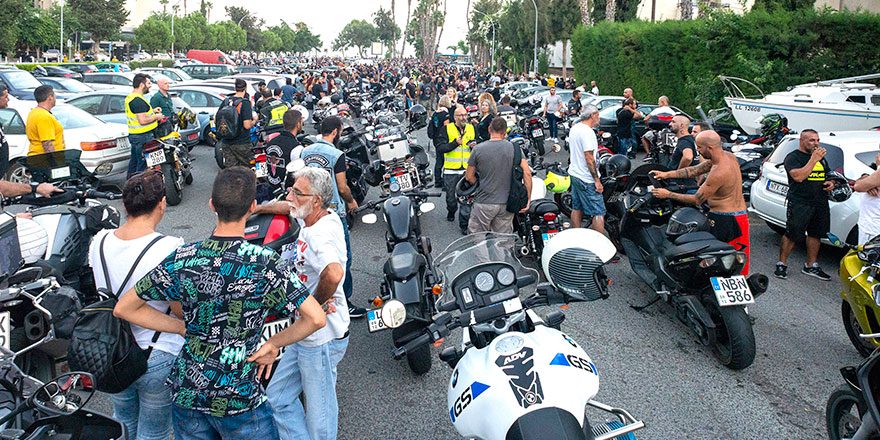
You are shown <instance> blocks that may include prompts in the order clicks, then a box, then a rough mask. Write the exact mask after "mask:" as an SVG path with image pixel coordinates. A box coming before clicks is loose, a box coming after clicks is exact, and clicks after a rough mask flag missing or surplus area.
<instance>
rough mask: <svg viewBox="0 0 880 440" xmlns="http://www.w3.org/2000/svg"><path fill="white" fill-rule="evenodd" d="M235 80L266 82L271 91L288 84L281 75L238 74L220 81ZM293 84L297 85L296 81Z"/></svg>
mask: <svg viewBox="0 0 880 440" xmlns="http://www.w3.org/2000/svg"><path fill="white" fill-rule="evenodd" d="M235 78H242V79H244V80H246V81H248V82H254V83H259V82H260V81H264V82H265V83H266V87H268V88H269V90H275V89H276V88H280V87H281V86H283V85H285V84H287V78H286V77H284V76H281V75H275V74H258V73H237V74H235V75H233V76H230V77H227V78H220V79H221V80H223V79H232V80H235ZM291 79H293V78H291ZM293 82H294V84H296V80H295V79H293Z"/></svg>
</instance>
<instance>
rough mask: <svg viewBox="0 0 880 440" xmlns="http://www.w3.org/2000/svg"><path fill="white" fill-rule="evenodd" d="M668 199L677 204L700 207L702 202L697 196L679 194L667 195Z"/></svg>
mask: <svg viewBox="0 0 880 440" xmlns="http://www.w3.org/2000/svg"><path fill="white" fill-rule="evenodd" d="M669 199H671V200H675V201H676V202H679V203H686V204H688V205H695V206H696V205H700V204H702V203H703V202H701V201H700V199H699V196H698V195H696V194H679V193H669Z"/></svg>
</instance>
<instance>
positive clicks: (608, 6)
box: [605, 0, 617, 21]
mask: <svg viewBox="0 0 880 440" xmlns="http://www.w3.org/2000/svg"><path fill="white" fill-rule="evenodd" d="M616 10H617V0H605V20H606V21H614V13H615V12H616Z"/></svg>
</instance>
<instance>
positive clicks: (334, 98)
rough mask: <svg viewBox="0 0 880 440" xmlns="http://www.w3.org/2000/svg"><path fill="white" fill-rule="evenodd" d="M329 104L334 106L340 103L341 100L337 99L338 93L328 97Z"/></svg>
mask: <svg viewBox="0 0 880 440" xmlns="http://www.w3.org/2000/svg"><path fill="white" fill-rule="evenodd" d="M330 102H332V103H334V104H339V103H340V102H342V98H340V97H339V94H338V93H334V94H332V95H330Z"/></svg>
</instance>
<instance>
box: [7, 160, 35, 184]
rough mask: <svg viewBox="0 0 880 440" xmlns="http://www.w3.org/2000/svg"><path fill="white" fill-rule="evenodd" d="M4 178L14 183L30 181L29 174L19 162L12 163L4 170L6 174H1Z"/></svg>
mask: <svg viewBox="0 0 880 440" xmlns="http://www.w3.org/2000/svg"><path fill="white" fill-rule="evenodd" d="M3 178H4V180H7V181H9V182H15V183H31V176H29V175H28V173H27V169H25V167H23V166H22V165H21V164H20V163H14V164H12V165H11V166H10V167H9V169H8V170H6V175H5V176H3Z"/></svg>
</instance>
